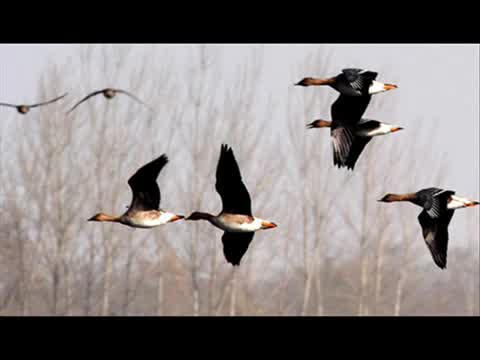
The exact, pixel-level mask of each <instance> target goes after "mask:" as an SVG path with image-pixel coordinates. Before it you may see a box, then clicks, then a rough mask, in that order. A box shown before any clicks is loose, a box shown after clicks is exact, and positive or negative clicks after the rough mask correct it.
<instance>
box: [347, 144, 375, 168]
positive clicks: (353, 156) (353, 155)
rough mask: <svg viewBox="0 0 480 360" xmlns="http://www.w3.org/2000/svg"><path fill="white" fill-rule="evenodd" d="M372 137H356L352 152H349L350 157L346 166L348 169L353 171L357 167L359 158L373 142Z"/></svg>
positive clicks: (351, 148)
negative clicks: (369, 143) (371, 141)
mask: <svg viewBox="0 0 480 360" xmlns="http://www.w3.org/2000/svg"><path fill="white" fill-rule="evenodd" d="M371 139H372V138H371V137H362V136H355V137H354V138H353V143H352V146H351V147H350V151H349V152H348V157H347V159H346V161H345V165H346V166H347V168H348V169H352V170H353V168H354V167H355V163H356V162H357V160H358V157H359V156H360V154H361V153H362V151H363V149H364V148H365V146H367V144H368V142H369V141H370V140H371Z"/></svg>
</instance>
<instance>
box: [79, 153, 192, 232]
mask: <svg viewBox="0 0 480 360" xmlns="http://www.w3.org/2000/svg"><path fill="white" fill-rule="evenodd" d="M167 162H168V158H167V156H166V155H165V154H163V155H161V156H160V157H158V158H157V159H155V160H152V161H151V162H149V163H148V164H146V165H144V166H142V167H141V168H140V169H138V170H137V172H135V174H133V175H132V176H131V177H130V179H129V180H128V185H129V186H130V188H131V189H132V201H131V203H130V207H129V208H128V210H127V211H126V212H125V213H124V214H123V215H120V216H112V215H107V214H104V213H98V214H96V215H94V216H93V217H91V218H90V219H88V221H111V222H118V223H121V224H123V225H126V226H130V227H134V228H153V227H156V226H159V225H163V224H166V223H169V222H173V221H176V220H180V219H183V218H184V216H182V215H177V214H174V213H171V212H169V211H165V210H162V209H160V189H159V187H158V184H157V177H158V175H159V173H160V171H161V170H162V168H163V167H164V166H165V165H166V164H167Z"/></svg>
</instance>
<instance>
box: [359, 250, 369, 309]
mask: <svg viewBox="0 0 480 360" xmlns="http://www.w3.org/2000/svg"><path fill="white" fill-rule="evenodd" d="M362 242H363V241H362ZM361 256H362V263H361V270H360V273H361V276H360V286H361V288H360V301H359V304H358V315H359V316H364V315H368V306H367V304H366V301H365V299H366V293H367V286H368V254H366V253H365V249H364V246H362V255H361Z"/></svg>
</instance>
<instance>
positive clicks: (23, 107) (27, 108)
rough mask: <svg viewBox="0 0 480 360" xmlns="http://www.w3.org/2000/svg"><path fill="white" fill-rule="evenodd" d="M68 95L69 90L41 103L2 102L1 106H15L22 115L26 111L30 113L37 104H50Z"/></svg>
mask: <svg viewBox="0 0 480 360" xmlns="http://www.w3.org/2000/svg"><path fill="white" fill-rule="evenodd" d="M67 95H68V92H67V93H65V94H63V95H60V96H58V97H56V98H54V99H52V100H48V101H44V102H41V103H38V104H31V105H23V104H22V105H14V104H7V103H0V106H8V107H13V108H15V109H17V112H18V113H20V114H22V115H25V114H26V113H28V112H29V111H30V109H32V108H35V107H37V106H43V105H48V104H51V103H53V102H55V101H58V100H60V99H62V98H64V97H65V96H67Z"/></svg>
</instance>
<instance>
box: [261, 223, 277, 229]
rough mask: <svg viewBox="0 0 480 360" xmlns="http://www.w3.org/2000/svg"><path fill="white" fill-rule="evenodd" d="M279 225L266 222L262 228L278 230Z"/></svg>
mask: <svg viewBox="0 0 480 360" xmlns="http://www.w3.org/2000/svg"><path fill="white" fill-rule="evenodd" d="M276 227H277V224H275V223H273V222H270V221H264V222H262V228H263V229H273V228H276Z"/></svg>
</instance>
